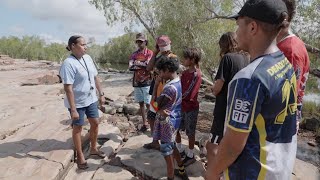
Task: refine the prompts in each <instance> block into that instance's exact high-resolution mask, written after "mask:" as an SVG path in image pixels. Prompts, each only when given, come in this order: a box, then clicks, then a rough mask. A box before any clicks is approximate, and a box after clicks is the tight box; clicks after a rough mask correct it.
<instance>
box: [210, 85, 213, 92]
mask: <svg viewBox="0 0 320 180" xmlns="http://www.w3.org/2000/svg"><path fill="white" fill-rule="evenodd" d="M209 89H210V91H211V92H212V93H213V89H214V85H212V86H209Z"/></svg>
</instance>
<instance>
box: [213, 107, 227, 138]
mask: <svg viewBox="0 0 320 180" xmlns="http://www.w3.org/2000/svg"><path fill="white" fill-rule="evenodd" d="M225 117H226V113H225V111H223V110H222V111H215V112H214V120H213V123H212V126H211V135H212V138H211V143H213V144H219V143H220V141H221V139H222V137H223V134H224V123H225Z"/></svg>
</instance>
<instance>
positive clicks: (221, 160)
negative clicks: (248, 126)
mask: <svg viewBox="0 0 320 180" xmlns="http://www.w3.org/2000/svg"><path fill="white" fill-rule="evenodd" d="M248 136H249V133H247V132H246V133H244V132H237V131H234V130H232V129H231V128H227V130H226V133H225V135H224V137H223V139H222V141H221V143H220V144H219V146H218V154H217V155H216V156H215V158H214V160H213V162H212V163H209V166H208V169H207V173H206V177H205V178H206V179H207V180H215V179H219V177H220V174H221V173H222V172H223V171H224V170H225V169H227V168H228V167H229V166H230V165H231V164H232V163H233V162H234V161H235V160H236V159H237V157H238V156H239V155H240V154H241V152H242V150H243V148H244V146H245V145H246V142H247V139H248Z"/></svg>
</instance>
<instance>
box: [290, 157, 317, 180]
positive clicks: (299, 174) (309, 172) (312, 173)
mask: <svg viewBox="0 0 320 180" xmlns="http://www.w3.org/2000/svg"><path fill="white" fill-rule="evenodd" d="M293 174H294V175H293V177H292V179H293V180H319V179H320V170H319V169H318V168H317V167H316V166H314V165H312V164H310V163H307V162H304V161H301V160H299V159H296V162H295V165H294V169H293Z"/></svg>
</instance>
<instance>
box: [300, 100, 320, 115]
mask: <svg viewBox="0 0 320 180" xmlns="http://www.w3.org/2000/svg"><path fill="white" fill-rule="evenodd" d="M302 115H303V116H304V117H311V116H316V117H319V118H320V105H318V104H317V103H315V102H308V101H304V102H303V108H302Z"/></svg>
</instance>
